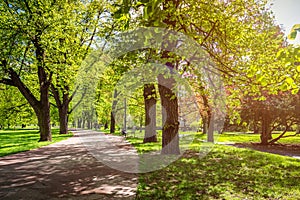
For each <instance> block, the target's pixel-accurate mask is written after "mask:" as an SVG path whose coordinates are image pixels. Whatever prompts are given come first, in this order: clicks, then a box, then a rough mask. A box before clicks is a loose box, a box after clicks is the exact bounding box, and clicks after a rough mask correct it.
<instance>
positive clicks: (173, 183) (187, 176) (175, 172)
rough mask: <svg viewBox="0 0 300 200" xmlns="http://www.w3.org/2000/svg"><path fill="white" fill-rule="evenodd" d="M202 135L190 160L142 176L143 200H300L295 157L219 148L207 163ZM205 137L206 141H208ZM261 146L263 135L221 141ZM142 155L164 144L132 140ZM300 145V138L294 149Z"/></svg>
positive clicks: (187, 156)
mask: <svg viewBox="0 0 300 200" xmlns="http://www.w3.org/2000/svg"><path fill="white" fill-rule="evenodd" d="M201 137H202V135H198V136H197V137H196V138H197V139H196V140H195V141H194V142H193V143H192V144H190V149H191V150H189V151H187V152H186V153H185V154H184V156H183V157H182V158H180V159H178V160H177V161H175V162H174V163H172V164H171V165H169V166H168V167H166V168H164V169H161V170H158V171H154V172H150V173H145V174H140V176H139V186H138V198H137V199H299V196H300V170H299V169H300V162H299V160H297V159H293V158H290V157H285V156H280V155H273V154H268V153H263V152H258V151H254V150H249V149H241V148H235V147H230V146H224V145H214V147H213V148H212V150H211V151H210V152H209V153H208V154H207V155H206V156H205V157H203V158H200V157H199V155H198V152H199V149H200V148H201V146H202V147H203V145H204V144H205V143H202V142H199V141H200V140H202V139H203V138H201ZM203 137H204V136H203ZM248 139H250V141H253V142H255V141H257V139H259V136H258V135H253V134H242V135H240V134H230V133H227V134H224V135H221V136H220V137H219V140H220V141H235V142H246V141H247V140H248ZM128 140H129V141H130V142H131V143H132V144H134V146H135V147H136V148H137V149H138V151H139V152H140V153H143V152H147V151H151V150H157V149H159V148H160V142H158V143H152V144H143V143H142V138H133V137H129V138H128ZM295 141H296V142H298V141H299V137H297V139H294V140H292V141H290V140H288V141H287V142H288V143H291V142H292V143H295Z"/></svg>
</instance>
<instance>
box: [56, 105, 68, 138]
mask: <svg viewBox="0 0 300 200" xmlns="http://www.w3.org/2000/svg"><path fill="white" fill-rule="evenodd" d="M58 112H59V134H67V133H68V107H66V106H62V107H61V108H59V109H58Z"/></svg>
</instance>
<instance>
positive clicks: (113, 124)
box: [110, 90, 118, 133]
mask: <svg viewBox="0 0 300 200" xmlns="http://www.w3.org/2000/svg"><path fill="white" fill-rule="evenodd" d="M117 96H118V93H117V90H114V99H113V102H112V106H111V112H110V133H115V131H116V119H115V109H116V106H117V103H118V102H117V100H116V98H117Z"/></svg>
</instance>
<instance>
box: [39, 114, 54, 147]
mask: <svg viewBox="0 0 300 200" xmlns="http://www.w3.org/2000/svg"><path fill="white" fill-rule="evenodd" d="M37 118H38V124H39V130H40V140H39V142H42V141H52V135H51V134H49V133H51V125H50V112H47V111H46V110H41V111H40V113H39V114H37Z"/></svg>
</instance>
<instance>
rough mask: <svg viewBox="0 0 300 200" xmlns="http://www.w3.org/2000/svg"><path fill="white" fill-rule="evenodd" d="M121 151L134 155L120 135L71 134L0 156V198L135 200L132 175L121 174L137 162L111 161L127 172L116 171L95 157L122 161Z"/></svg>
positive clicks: (86, 132)
mask: <svg viewBox="0 0 300 200" xmlns="http://www.w3.org/2000/svg"><path fill="white" fill-rule="evenodd" d="M87 141H93V142H90V143H88V142H87ZM96 152H102V153H103V152H105V154H96ZM122 152H127V153H128V152H130V154H136V152H135V149H134V148H133V147H132V146H131V145H130V144H128V142H126V141H125V140H124V138H123V137H118V136H106V135H104V134H102V133H99V132H95V131H74V137H72V138H69V139H67V140H64V141H61V142H58V143H55V144H52V145H49V146H46V147H42V148H39V149H35V150H32V151H27V152H23V153H18V154H14V155H9V156H5V157H1V158H0V199H1V200H2V199H3V200H6V199H7V200H14V199H16V200H17V199H18V200H19V199H24V200H27V199H28V200H45V199H53V200H54V199H75V200H77V199H92V200H93V199H95V200H96V199H97V200H98V199H104V200H105V199H135V195H136V187H137V184H138V176H137V174H134V173H126V171H132V169H131V168H135V167H137V166H138V165H137V163H126V162H124V160H125V161H126V157H125V158H124V159H123V160H122V159H121V161H120V159H118V160H114V162H117V161H118V163H120V162H123V163H126V165H121V166H123V167H124V166H125V168H126V169H127V170H123V171H120V170H116V169H122V168H120V167H114V165H111V163H110V162H106V163H105V159H102V158H103V157H101V155H106V157H104V158H110V157H111V156H107V153H111V154H112V155H119V157H118V158H123V157H122ZM99 155H100V157H99ZM97 156H98V157H97ZM103 161H104V163H105V164H104V163H103ZM107 165H108V166H107ZM111 167H113V168H114V169H113V168H111ZM133 171H134V170H133Z"/></svg>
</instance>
